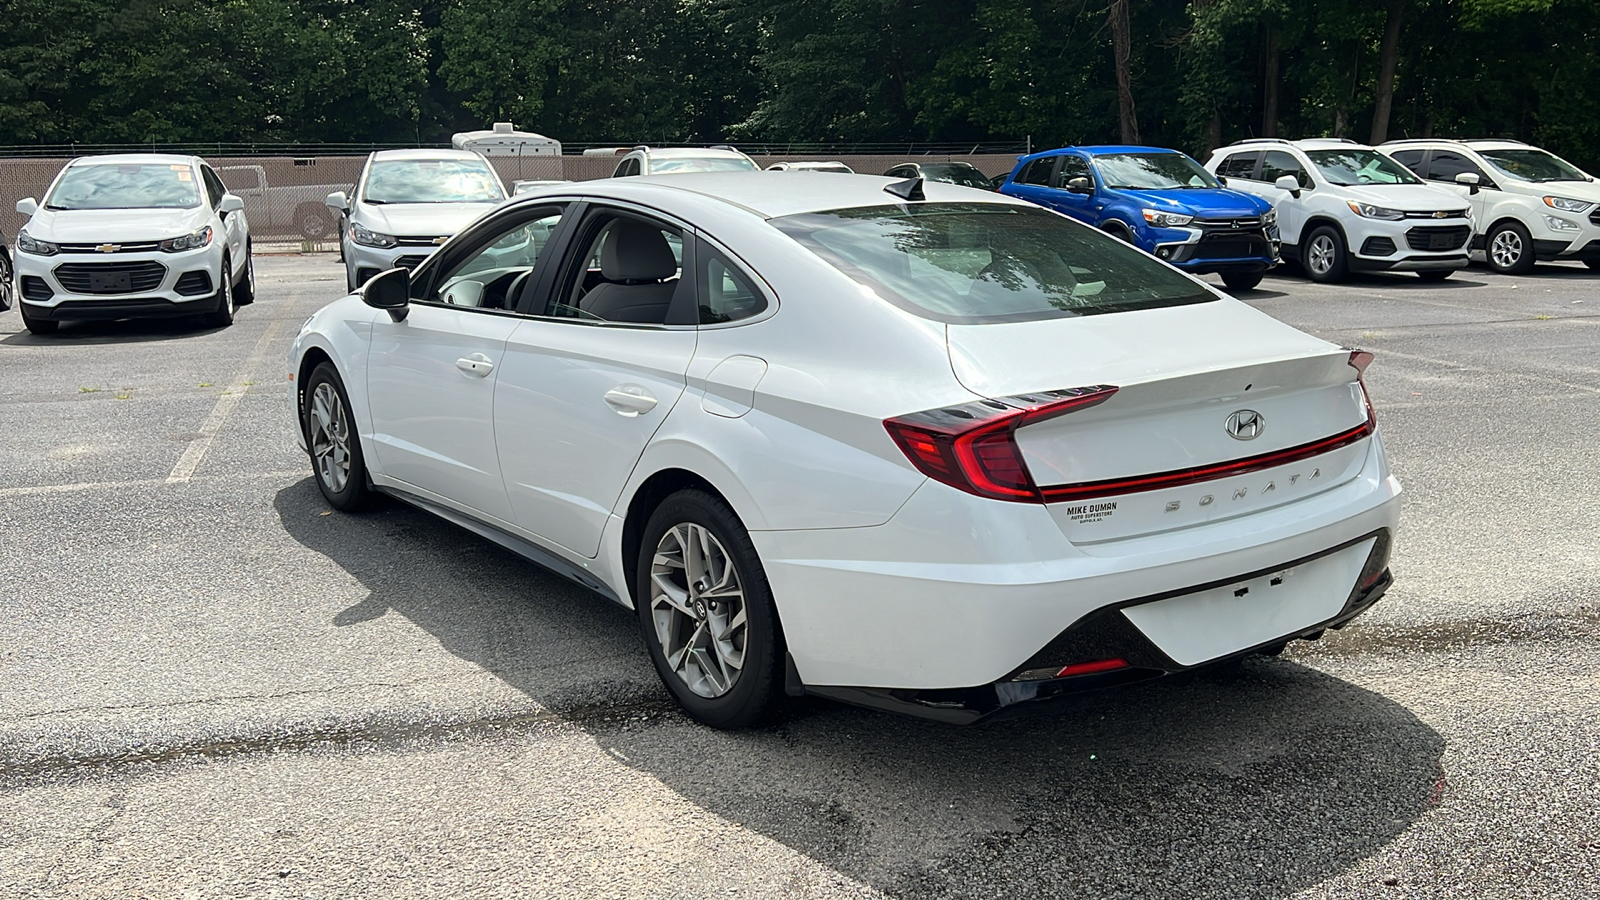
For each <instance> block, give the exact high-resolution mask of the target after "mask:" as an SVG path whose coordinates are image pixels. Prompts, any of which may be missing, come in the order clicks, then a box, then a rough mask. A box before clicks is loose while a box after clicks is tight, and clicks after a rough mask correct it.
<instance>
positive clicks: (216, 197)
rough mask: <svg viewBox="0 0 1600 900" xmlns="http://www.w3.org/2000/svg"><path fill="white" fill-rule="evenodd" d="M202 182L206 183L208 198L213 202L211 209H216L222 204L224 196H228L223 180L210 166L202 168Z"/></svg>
mask: <svg viewBox="0 0 1600 900" xmlns="http://www.w3.org/2000/svg"><path fill="white" fill-rule="evenodd" d="M200 180H201V181H204V182H205V183H206V196H207V197H208V199H210V201H211V208H212V209H216V208H217V205H218V204H220V203H221V202H222V195H223V194H226V193H227V192H228V189H227V188H226V187H224V186H223V184H222V179H221V178H219V177H217V173H216V172H213V171H211V167H210V166H201V167H200Z"/></svg>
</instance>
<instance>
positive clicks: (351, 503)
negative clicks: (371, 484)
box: [300, 362, 368, 512]
mask: <svg viewBox="0 0 1600 900" xmlns="http://www.w3.org/2000/svg"><path fill="white" fill-rule="evenodd" d="M324 383H326V384H331V385H333V392H334V393H335V394H338V395H339V402H340V403H342V404H344V418H345V422H346V424H347V425H348V427H349V429H350V479H349V480H348V481H346V482H345V485H344V490H342V491H335V490H333V489H332V488H330V487H328V485H326V484H324V483H323V482H322V473H321V472H319V471H318V470H317V458H316V455H315V454H314V453H313V451H312V449H311V398H312V396H313V395H314V394H315V393H316V390H317V386H318V385H320V384H324ZM302 397H303V398H304V399H302V400H301V405H300V428H301V431H302V433H303V434H304V435H305V439H306V455H307V456H309V457H310V458H311V477H312V479H313V480H315V481H316V483H317V490H319V491H321V492H322V496H323V497H324V498H326V499H327V501H328V504H329V505H330V506H332V507H333V508H334V509H337V510H339V511H340V512H352V511H354V510H356V509H359V508H361V506H362V505H363V504H364V503H365V502H366V500H367V493H368V492H367V457H366V454H365V453H363V452H362V450H361V434H360V432H359V431H358V430H357V429H356V420H355V416H354V415H353V414H352V413H351V411H350V410H351V407H350V395H349V394H346V393H345V390H344V380H343V379H341V378H340V377H339V370H338V369H336V368H334V366H333V364H332V363H327V362H324V363H319V364H317V367H316V368H315V369H312V370H311V375H310V377H309V378H307V379H306V386H305V392H304V394H302Z"/></svg>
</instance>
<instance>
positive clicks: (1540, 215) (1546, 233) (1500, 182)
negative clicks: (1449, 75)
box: [1378, 140, 1600, 275]
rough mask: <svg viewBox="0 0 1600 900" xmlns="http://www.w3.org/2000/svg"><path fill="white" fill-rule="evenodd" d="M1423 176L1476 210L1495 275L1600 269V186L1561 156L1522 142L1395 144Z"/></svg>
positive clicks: (1391, 147) (1481, 243) (1480, 247)
mask: <svg viewBox="0 0 1600 900" xmlns="http://www.w3.org/2000/svg"><path fill="white" fill-rule="evenodd" d="M1378 149H1380V150H1383V151H1385V152H1387V153H1388V154H1389V155H1390V156H1391V157H1393V158H1394V160H1395V161H1396V162H1399V163H1402V164H1403V165H1405V166H1406V167H1407V168H1409V169H1410V170H1411V171H1413V172H1415V173H1416V174H1417V176H1418V177H1420V178H1422V179H1423V180H1425V181H1428V182H1429V183H1432V184H1437V185H1438V186H1439V187H1442V188H1444V189H1446V190H1449V191H1452V192H1453V193H1455V194H1457V195H1458V196H1463V197H1465V198H1466V199H1467V202H1468V203H1470V204H1472V215H1473V218H1474V219H1476V220H1477V223H1478V234H1477V235H1476V236H1474V237H1473V240H1472V249H1473V250H1475V251H1482V252H1483V255H1484V259H1485V261H1486V262H1488V263H1489V266H1490V268H1493V269H1494V270H1495V271H1497V272H1505V273H1508V274H1513V275H1520V274H1523V273H1525V272H1529V271H1532V269H1533V266H1534V263H1535V261H1537V260H1564V259H1570V260H1581V261H1583V263H1584V264H1586V265H1587V266H1588V267H1589V268H1591V269H1600V185H1596V184H1595V180H1594V176H1592V175H1590V174H1589V173H1587V172H1585V171H1583V170H1582V169H1580V168H1578V167H1577V166H1574V165H1573V164H1571V163H1569V162H1567V161H1566V160H1564V159H1562V158H1561V157H1559V156H1556V155H1555V154H1553V153H1550V152H1548V151H1545V150H1541V149H1539V148H1538V147H1530V146H1528V145H1527V144H1524V143H1522V142H1521V141H1506V140H1492V141H1436V140H1409V141H1390V142H1389V143H1387V144H1384V145H1383V146H1381V147H1379V148H1378Z"/></svg>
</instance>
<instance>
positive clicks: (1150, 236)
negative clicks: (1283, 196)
mask: <svg viewBox="0 0 1600 900" xmlns="http://www.w3.org/2000/svg"><path fill="white" fill-rule="evenodd" d="M1000 193H1002V194H1009V195H1010V196H1013V197H1020V198H1022V199H1024V200H1030V201H1032V202H1034V203H1037V204H1039V205H1040V206H1044V207H1047V208H1049V209H1053V210H1055V211H1057V212H1060V213H1063V214H1065V215H1069V216H1071V217H1073V218H1074V219H1078V220H1079V221H1082V222H1087V223H1088V224H1090V225H1093V226H1095V227H1096V228H1100V229H1104V230H1105V231H1108V232H1110V233H1111V234H1114V235H1116V236H1117V237H1119V238H1122V239H1123V240H1125V241H1127V242H1128V243H1130V244H1133V245H1134V246H1136V247H1138V248H1139V249H1141V250H1143V251H1145V252H1146V253H1151V254H1154V255H1155V256H1157V257H1159V258H1160V259H1163V260H1166V261H1167V262H1169V263H1172V264H1173V265H1175V266H1177V267H1178V268H1180V269H1182V270H1184V271H1185V272H1189V273H1192V274H1195V275H1204V274H1208V273H1212V272H1215V273H1218V274H1220V275H1221V276H1222V281H1223V283H1224V284H1226V285H1227V286H1228V287H1229V289H1231V290H1235V291H1247V290H1249V289H1251V288H1253V287H1255V286H1256V285H1258V284H1260V283H1261V277H1262V276H1263V275H1264V274H1266V271H1267V270H1268V269H1270V268H1271V267H1272V266H1274V265H1275V264H1277V262H1278V254H1277V245H1278V227H1277V217H1276V214H1275V213H1274V212H1273V211H1272V204H1270V203H1268V202H1267V201H1265V200H1263V199H1261V198H1260V197H1256V196H1253V195H1251V194H1246V193H1244V192H1242V191H1234V190H1229V189H1228V188H1225V187H1223V186H1222V184H1221V183H1219V182H1218V181H1217V179H1216V178H1215V177H1214V176H1212V174H1211V173H1210V172H1207V171H1206V170H1205V169H1203V168H1201V166H1200V164H1199V163H1197V162H1195V161H1194V160H1192V159H1190V158H1189V157H1188V156H1185V155H1184V154H1182V153H1179V152H1178V151H1176V150H1166V149H1162V148H1160V147H1063V148H1061V149H1059V150H1046V151H1044V152H1043V153H1034V154H1031V155H1028V156H1023V157H1020V158H1019V159H1018V160H1017V165H1016V168H1014V169H1012V170H1011V174H1010V175H1008V176H1006V180H1005V182H1004V183H1003V184H1001V185H1000Z"/></svg>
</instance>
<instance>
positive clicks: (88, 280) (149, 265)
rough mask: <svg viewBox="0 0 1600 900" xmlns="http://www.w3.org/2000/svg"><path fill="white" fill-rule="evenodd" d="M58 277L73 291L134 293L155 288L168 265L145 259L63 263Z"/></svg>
mask: <svg viewBox="0 0 1600 900" xmlns="http://www.w3.org/2000/svg"><path fill="white" fill-rule="evenodd" d="M55 274H56V280H57V281H59V282H61V286H62V287H64V288H66V289H67V290H69V291H71V292H73V293H74V294H132V293H136V292H139V291H153V290H155V289H156V288H158V287H160V286H161V280H162V279H163V278H166V277H167V267H166V266H163V265H162V264H161V263H158V262H152V261H149V260H146V261H144V262H130V263H62V264H61V265H59V266H56V268H55Z"/></svg>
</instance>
